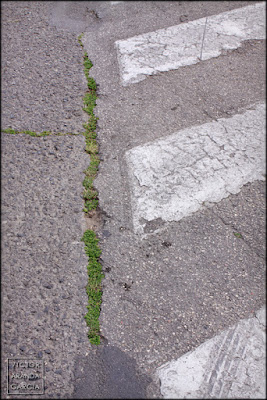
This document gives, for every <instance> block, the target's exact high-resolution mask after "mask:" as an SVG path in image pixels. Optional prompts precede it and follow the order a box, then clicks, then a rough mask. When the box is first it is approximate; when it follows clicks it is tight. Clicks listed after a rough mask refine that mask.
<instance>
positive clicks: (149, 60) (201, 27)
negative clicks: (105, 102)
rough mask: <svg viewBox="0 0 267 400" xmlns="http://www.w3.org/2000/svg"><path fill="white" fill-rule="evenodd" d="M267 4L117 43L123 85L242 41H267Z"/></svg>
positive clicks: (184, 64) (253, 5)
mask: <svg viewBox="0 0 267 400" xmlns="http://www.w3.org/2000/svg"><path fill="white" fill-rule="evenodd" d="M265 29H266V23H265V3H264V2H262V3H256V4H252V5H249V6H247V7H242V8H237V9H235V10H232V11H227V12H223V13H221V14H218V15H214V16H211V17H207V18H200V19H198V20H195V21H190V22H188V23H184V24H180V25H176V26H171V27H169V28H166V29H159V30H157V31H155V32H149V33H145V34H142V35H138V36H134V37H132V38H129V39H126V40H118V41H117V42H116V43H115V46H116V48H117V52H118V61H119V67H120V73H121V78H122V84H123V85H124V86H126V85H128V84H131V83H135V82H139V81H141V80H143V79H145V78H146V76H147V75H154V74H157V73H158V72H163V71H169V70H173V69H177V68H179V67H182V66H186V65H191V64H196V63H198V62H200V61H201V60H208V59H210V58H212V57H217V56H219V55H220V54H221V52H222V51H223V50H229V49H236V48H238V47H239V46H241V44H242V41H244V40H249V39H265V37H266V34H265Z"/></svg>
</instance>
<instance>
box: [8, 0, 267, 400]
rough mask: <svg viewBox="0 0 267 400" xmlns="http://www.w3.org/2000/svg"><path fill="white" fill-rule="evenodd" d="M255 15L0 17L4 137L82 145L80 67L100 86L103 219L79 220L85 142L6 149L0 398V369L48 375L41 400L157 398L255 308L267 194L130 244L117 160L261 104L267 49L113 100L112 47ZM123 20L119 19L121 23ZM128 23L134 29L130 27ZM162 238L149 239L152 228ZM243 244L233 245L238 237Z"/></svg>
mask: <svg viewBox="0 0 267 400" xmlns="http://www.w3.org/2000/svg"><path fill="white" fill-rule="evenodd" d="M251 3H253V2H250V1H241V2H236V1H231V2H150V1H148V2H142V3H141V2H121V3H119V4H116V5H115V4H114V5H111V2H90V1H85V2H49V1H47V2H46V1H45V2H38V1H36V2H10V1H4V2H2V3H1V7H2V17H1V18H2V129H5V128H8V127H12V128H14V129H19V130H22V129H27V130H31V131H37V132H41V131H42V130H51V131H52V132H54V133H57V132H65V133H66V132H72V133H76V134H78V133H79V132H81V131H82V130H83V128H82V124H83V123H84V122H86V120H87V116H86V114H85V113H84V112H83V111H82V106H83V104H82V98H83V96H84V93H85V92H86V89H87V87H86V79H85V77H84V72H83V64H82V62H83V59H82V56H83V51H82V49H81V47H80V46H79V44H78V40H77V38H78V35H79V34H80V33H81V32H84V37H83V39H82V40H83V43H84V46H85V50H86V51H87V53H88V56H89V58H90V59H91V60H92V62H93V65H94V66H93V68H92V69H91V70H90V75H91V76H93V78H94V79H95V80H96V83H97V84H98V99H97V107H96V109H95V114H96V115H97V116H98V117H99V120H98V128H97V133H98V140H99V143H100V158H101V164H100V169H99V174H98V177H97V179H96V184H95V185H96V188H97V190H98V191H99V202H100V207H99V211H100V213H99V215H98V218H97V219H95V220H94V221H93V222H89V221H88V218H84V215H83V212H82V209H83V199H82V189H83V188H82V180H83V176H84V175H83V170H84V169H85V168H86V167H87V166H88V165H89V156H88V155H86V153H85V151H84V148H85V141H84V137H83V136H82V135H72V136H57V137H55V136H49V137H43V138H34V137H29V136H27V135H22V134H20V135H8V134H3V133H1V143H2V186H1V188H2V222H1V224H2V225H1V226H2V393H1V395H2V398H22V396H19V395H11V396H10V395H7V394H6V387H7V382H6V366H7V361H6V360H7V358H12V357H13V358H14V357H15V358H29V357H31V358H40V359H43V360H44V361H45V376H46V380H45V394H44V395H38V398H161V397H162V395H161V393H160V382H159V380H158V378H157V376H156V370H157V368H158V367H160V366H161V365H162V364H163V363H165V362H166V361H169V360H171V359H173V358H178V357H179V356H181V355H183V354H184V353H186V352H187V351H189V350H192V349H194V348H196V347H197V346H199V345H200V344H201V343H203V342H204V341H205V340H207V339H209V338H212V337H213V336H214V335H217V334H219V333H220V332H221V331H222V330H224V329H227V328H228V327H229V326H231V325H233V324H235V323H237V322H239V321H240V319H242V318H248V317H250V316H253V315H254V313H255V312H256V311H257V310H258V309H260V308H261V307H262V305H263V304H264V302H265V245H264V243H265V182H263V181H255V182H253V183H248V184H246V185H244V186H243V187H242V189H241V190H240V192H239V193H237V194H232V195H230V196H229V197H227V198H226V199H223V200H222V201H220V202H219V203H218V204H215V205H213V206H212V207H207V208H204V209H202V210H200V211H198V212H196V213H194V214H193V215H191V216H188V217H186V218H183V219H182V220H180V221H178V222H175V221H171V222H162V220H160V219H155V220H153V221H150V223H149V225H148V226H147V233H148V234H149V235H148V236H147V238H146V239H144V240H141V238H140V237H139V236H138V235H136V234H135V233H134V231H133V222H132V210H131V188H130V185H129V176H128V168H127V163H126V158H125V153H126V152H127V151H128V150H131V149H133V148H134V147H136V146H140V145H144V144H146V143H147V142H150V141H154V140H156V139H161V138H165V137H168V136H169V135H171V134H173V132H178V131H179V130H181V129H185V128H187V127H190V126H192V125H197V124H204V123H207V122H211V121H213V120H214V119H217V118H230V117H231V116H233V115H235V114H236V113H238V112H241V110H244V109H247V108H248V107H250V106H251V105H252V104H258V103H261V102H263V101H264V100H265V86H264V84H263V83H264V77H265V42H264V41H263V40H250V41H246V42H244V43H243V44H242V46H241V47H240V48H239V49H237V50H235V51H226V52H224V53H223V55H222V56H220V57H217V58H214V59H211V60H207V61H205V62H200V63H198V64H197V65H192V66H189V67H184V68H180V69H179V70H175V71H169V72H167V73H162V74H159V75H157V76H151V77H148V78H147V79H146V80H144V81H143V82H141V83H138V84H135V85H131V86H129V87H127V88H125V87H122V86H121V84H120V77H119V68H118V63H117V53H116V49H115V46H114V43H115V42H116V41H117V40H123V39H127V38H128V37H131V36H134V35H138V34H143V33H147V32H150V31H153V30H156V29H160V28H165V27H168V26H172V25H177V24H179V23H186V22H187V21H191V20H194V19H198V18H202V17H206V16H208V15H214V14H218V13H220V12H223V11H229V10H231V9H234V8H238V7H243V6H246V5H249V4H251ZM118 7H119V8H118ZM137 21H138V23H137ZM90 224H92V225H94V226H95V229H96V231H97V234H98V236H99V238H100V247H101V249H102V256H101V263H102V265H103V271H104V272H105V279H104V281H103V303H102V310H101V317H100V325H101V334H102V336H103V338H102V344H101V345H100V346H99V347H98V348H96V347H94V346H91V345H90V343H89V341H88V338H87V327H86V324H85V321H84V314H85V312H86V303H87V298H86V292H85V285H86V281H87V271H86V265H87V259H86V256H85V253H84V249H83V244H82V242H80V238H81V237H82V233H83V232H84V230H85V229H86V228H87V227H88V225H90ZM159 227H160V228H161V229H160V232H158V233H157V232H155V231H156V230H157V229H158V228H159ZM235 233H239V234H240V235H241V237H240V236H239V237H238V236H236V235H235Z"/></svg>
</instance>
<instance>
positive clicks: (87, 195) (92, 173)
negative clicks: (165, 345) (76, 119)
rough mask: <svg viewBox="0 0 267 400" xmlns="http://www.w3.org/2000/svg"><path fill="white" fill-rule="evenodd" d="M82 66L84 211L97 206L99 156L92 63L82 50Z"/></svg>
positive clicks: (80, 37) (80, 41)
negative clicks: (85, 161) (87, 162)
mask: <svg viewBox="0 0 267 400" xmlns="http://www.w3.org/2000/svg"><path fill="white" fill-rule="evenodd" d="M82 36H83V34H81V35H80V36H79V37H78V42H79V43H80V45H81V47H82V48H83V43H82V40H81V39H82ZM83 66H84V74H85V76H86V80H87V87H88V91H87V92H86V93H85V95H84V98H83V103H84V107H83V110H84V111H85V112H86V113H87V114H88V116H89V120H88V122H87V123H86V124H83V127H84V129H85V132H84V136H85V145H86V147H85V149H86V151H87V153H88V154H89V155H90V165H89V167H88V168H87V169H86V170H85V172H84V173H85V179H84V181H83V186H84V193H83V198H84V200H85V203H84V209H83V211H84V212H85V213H88V212H89V211H91V210H93V209H96V208H97V206H98V194H97V191H96V190H95V189H94V184H93V181H94V178H95V177H96V175H97V171H98V165H99V157H98V143H97V140H96V132H95V130H96V125H97V119H98V118H97V117H96V116H95V115H94V107H95V106H96V99H97V95H96V83H95V80H94V79H93V78H92V77H90V76H89V70H90V68H92V66H93V63H92V62H91V60H89V58H88V54H87V53H86V52H84V56H83Z"/></svg>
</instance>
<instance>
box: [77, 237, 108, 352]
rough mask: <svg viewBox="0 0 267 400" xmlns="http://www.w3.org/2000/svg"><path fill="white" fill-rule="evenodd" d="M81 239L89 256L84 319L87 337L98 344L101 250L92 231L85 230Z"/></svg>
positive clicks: (100, 298)
mask: <svg viewBox="0 0 267 400" xmlns="http://www.w3.org/2000/svg"><path fill="white" fill-rule="evenodd" d="M82 241H83V242H84V243H85V253H86V254H87V256H88V257H89V261H88V265H87V272H88V283H87V286H86V293H87V295H88V306H87V310H88V311H87V314H86V315H85V320H86V322H87V325H88V327H89V332H88V337H89V340H90V343H91V344H96V345H98V344H100V328H99V316H100V310H101V302H102V289H101V281H102V279H103V277H104V274H103V272H102V266H101V264H100V262H99V257H100V255H101V250H100V248H99V247H98V241H99V239H97V237H96V234H95V232H94V231H91V230H87V231H85V233H84V235H83V237H82Z"/></svg>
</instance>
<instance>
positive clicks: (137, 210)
mask: <svg viewBox="0 0 267 400" xmlns="http://www.w3.org/2000/svg"><path fill="white" fill-rule="evenodd" d="M264 140H265V104H259V105H257V106H255V109H251V110H247V111H246V112H245V113H243V114H236V115H235V116H233V117H231V118H222V119H218V120H217V121H214V122H210V123H206V124H203V125H199V126H193V127H190V128H187V129H184V130H182V131H179V132H177V133H174V134H173V135H170V136H168V137H166V138H163V139H159V140H156V141H154V142H151V143H147V144H145V145H143V146H137V147H135V148H133V149H131V150H129V151H128V152H126V159H127V162H128V166H129V171H130V172H129V175H130V179H131V184H132V210H133V224H134V230H135V232H136V233H140V234H143V233H144V229H145V227H146V223H147V222H149V221H153V220H155V219H158V218H161V219H162V220H163V221H179V220H180V219H182V218H183V217H185V216H188V215H191V214H192V213H193V212H196V211H197V210H199V209H200V208H201V207H202V205H203V204H204V202H208V203H213V202H219V201H220V200H222V199H223V198H225V197H227V196H229V194H232V193H237V192H239V191H240V189H241V187H242V186H243V185H245V184H246V183H248V182H253V181H254V180H262V179H264V176H263V175H264V173H265V153H264V152H265V145H264Z"/></svg>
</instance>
